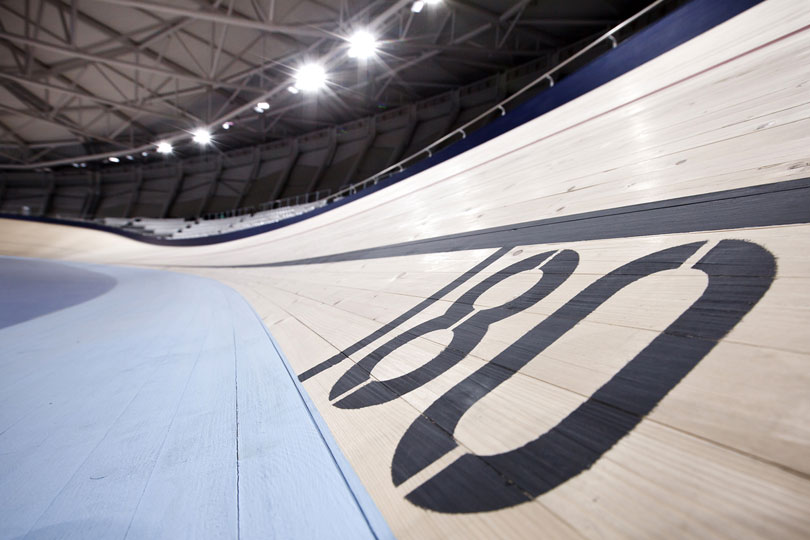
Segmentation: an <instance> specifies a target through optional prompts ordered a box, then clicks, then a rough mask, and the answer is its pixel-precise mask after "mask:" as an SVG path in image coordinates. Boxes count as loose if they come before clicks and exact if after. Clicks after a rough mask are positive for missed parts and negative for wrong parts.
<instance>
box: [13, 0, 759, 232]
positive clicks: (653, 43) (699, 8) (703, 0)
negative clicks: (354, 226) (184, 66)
mask: <svg viewBox="0 0 810 540" xmlns="http://www.w3.org/2000/svg"><path fill="white" fill-rule="evenodd" d="M761 1H762V0H693V1H692V2H690V3H688V4H686V5H684V6H682V7H680V8H679V9H677V10H675V11H673V12H672V13H670V14H669V15H667V16H666V17H664V18H663V19H661V20H659V21H657V22H656V23H654V24H651V25H650V26H648V27H647V28H645V29H643V30H641V31H639V32H638V33H636V34H635V35H633V36H631V37H629V38H628V39H626V40H625V41H623V42H622V43H620V44H619V45H618V46H617V47H616V48H615V49H612V50H610V51H608V52H606V53H605V54H603V55H602V56H600V57H599V58H597V59H596V60H594V61H592V62H590V63H589V64H587V65H586V66H584V67H582V68H580V69H579V70H577V71H576V72H575V73H573V74H571V75H568V76H567V77H566V78H564V79H563V80H561V81H560V82H559V83H557V84H556V85H554V86H553V87H551V88H549V89H548V90H546V91H544V92H541V93H540V94H538V95H536V96H535V97H533V98H531V99H530V100H528V101H527V102H526V103H523V104H522V105H520V106H518V107H516V108H515V109H513V110H512V111H510V112H509V113H508V114H507V115H505V116H502V117H500V118H498V119H497V120H495V121H493V122H492V123H490V124H488V125H486V126H484V127H482V128H481V129H479V130H477V131H475V132H474V133H471V134H470V135H469V136H468V137H467V138H466V139H463V140H461V141H459V142H457V143H454V144H452V145H450V146H448V147H446V148H444V149H442V150H440V151H438V152H436V153H435V154H433V156H432V157H430V158H427V159H425V160H422V161H420V162H419V163H416V164H414V165H413V166H411V167H408V169H407V170H405V171H403V172H401V173H398V174H395V175H393V176H391V177H389V178H387V179H385V180H382V181H380V182H379V183H378V184H377V185H375V186H372V187H369V188H366V189H364V190H363V191H361V192H359V193H356V194H354V195H350V196H348V197H345V198H343V199H341V200H340V201H338V202H335V203H332V204H329V205H326V206H324V207H321V208H318V209H317V210H313V211H311V212H308V213H306V214H302V215H300V216H295V217H291V218H288V219H284V220H281V221H278V222H276V223H268V224H266V225H261V226H259V227H253V228H250V229H243V230H240V231H233V232H229V233H225V234H219V235H215V236H207V237H203V238H182V239H176V240H167V239H161V238H152V237H148V236H141V235H139V234H135V233H131V232H128V231H122V230H120V229H117V228H114V227H108V226H105V225H101V224H98V223H83V222H76V221H69V220H63V219H57V218H45V217H31V216H18V215H10V214H0V218H7V219H22V220H26V221H41V222H44V223H55V224H59V225H70V226H75V227H84V228H88V229H94V230H100V231H105V232H110V233H113V234H119V235H121V236H125V237H127V238H131V239H133V240H138V241H141V242H146V243H148V244H155V245H164V246H202V245H209V244H219V243H222V242H229V241H231V240H238V239H240V238H247V237H249V236H254V235H257V234H262V233H265V232H268V231H272V230H275V229H279V228H281V227H285V226H287V225H292V224H293V223H298V222H299V221H303V220H305V219H309V218H311V217H314V216H317V215H320V214H323V213H324V212H328V211H330V210H332V209H334V208H338V207H340V206H343V205H344V204H348V203H350V202H352V201H354V200H357V199H359V198H361V197H365V196H367V195H370V194H372V193H375V192H376V191H379V190H380V189H383V188H385V187H388V186H390V185H392V184H396V183H397V182H401V181H402V180H405V179H406V178H410V177H411V176H413V175H415V174H418V173H420V172H422V171H424V170H427V169H429V168H431V167H433V166H434V165H438V164H439V163H442V162H444V161H447V160H448V159H450V158H453V157H455V156H458V155H459V154H462V153H464V152H466V151H468V150H470V149H472V148H475V147H477V146H479V145H480V144H483V143H485V142H487V141H489V140H491V139H494V138H495V137H497V136H499V135H502V134H503V133H506V132H507V131H509V130H511V129H513V128H516V127H518V126H521V125H523V124H525V123H526V122H529V121H531V120H534V119H535V118H537V117H539V116H542V115H543V114H546V113H547V112H549V111H552V110H554V109H556V108H557V107H559V106H561V105H564V104H566V103H568V102H569V101H572V100H574V99H576V98H578V97H580V96H582V95H584V94H586V93H588V92H590V91H591V90H594V89H596V88H598V87H599V86H601V85H603V84H605V83H607V82H610V81H612V80H613V79H616V78H617V77H619V76H621V75H624V74H625V73H627V72H628V71H631V70H633V69H635V68H637V67H638V66H640V65H642V64H645V63H647V62H649V61H650V60H652V59H654V58H656V57H658V56H660V55H661V54H663V53H665V52H667V51H670V50H672V49H674V48H675V47H678V46H679V45H682V44H683V43H686V42H687V41H689V40H690V39H692V38H695V37H697V36H699V35H700V34H702V33H704V32H706V31H708V30H711V29H712V28H714V27H715V26H717V25H718V24H720V23H722V22H725V21H727V20H728V19H730V18H732V17H734V16H736V15H739V14H740V13H742V12H743V11H746V10H747V9H749V8H751V7H753V6H755V5H757V4H759V3H760V2H761Z"/></svg>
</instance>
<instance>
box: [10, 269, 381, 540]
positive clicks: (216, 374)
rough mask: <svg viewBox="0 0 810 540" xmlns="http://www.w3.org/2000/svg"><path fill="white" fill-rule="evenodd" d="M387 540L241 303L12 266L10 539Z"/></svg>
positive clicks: (215, 291) (235, 298)
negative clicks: (380, 539) (271, 539)
mask: <svg viewBox="0 0 810 540" xmlns="http://www.w3.org/2000/svg"><path fill="white" fill-rule="evenodd" d="M389 536H391V533H390V530H389V529H388V527H387V525H386V524H385V522H384V521H383V519H382V517H381V516H380V514H379V512H378V511H377V509H376V507H375V506H374V504H373V503H372V502H371V500H370V498H369V497H368V495H367V493H366V492H365V490H364V489H363V487H362V485H361V484H360V482H359V480H358V479H357V477H356V476H355V475H354V473H353V471H352V470H351V467H350V466H349V465H348V463H347V462H346V461H345V459H344V458H343V456H342V455H341V454H340V451H339V450H338V448H337V447H336V445H335V443H334V440H333V439H332V438H331V436H330V435H329V433H328V430H326V427H325V424H324V423H323V421H322V419H321V418H320V417H319V416H318V413H317V412H316V411H315V410H314V408H313V406H312V404H311V402H309V398H308V397H307V396H306V394H305V393H304V392H303V390H302V389H301V387H300V386H299V385H298V382H297V380H296V379H295V377H293V376H292V372H291V370H290V368H289V365H288V364H287V363H286V360H285V359H284V358H283V356H282V355H281V354H280V352H279V351H278V349H277V346H276V344H275V343H274V341H273V340H272V338H271V337H270V335H269V334H268V333H267V331H266V329H265V328H264V325H263V324H262V323H261V321H260V320H259V319H258V317H257V316H256V314H255V313H254V312H253V310H252V309H251V308H250V306H249V305H248V304H247V303H246V302H245V301H244V300H243V299H242V297H241V296H239V295H238V294H237V293H236V292H234V291H233V290H231V289H229V288H228V287H225V286H224V285H222V284H219V283H217V282H215V281H211V280H207V279H202V278H197V277H192V276H185V275H180V274H174V273H170V272H159V271H152V270H143V269H132V268H117V267H105V266H95V265H83V264H73V263H56V262H46V261H39V260H32V259H19V258H10V257H5V258H0V538H32V539H33V538H81V539H94V538H105V539H108V538H149V539H154V538H172V539H179V538H241V539H254V538H255V539H259V538H262V539H265V538H284V539H287V538H290V539H295V538H302V539H310V538H312V539H318V538H329V539H332V538H346V539H362V538H375V537H377V538H380V537H389Z"/></svg>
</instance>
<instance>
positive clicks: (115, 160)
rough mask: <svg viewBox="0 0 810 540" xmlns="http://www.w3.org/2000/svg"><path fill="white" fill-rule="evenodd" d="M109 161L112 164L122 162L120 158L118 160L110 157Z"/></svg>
mask: <svg viewBox="0 0 810 540" xmlns="http://www.w3.org/2000/svg"><path fill="white" fill-rule="evenodd" d="M107 161H109V162H110V163H118V162H119V161H121V160H120V159H118V158H117V157H115V156H110V157H108V158H107Z"/></svg>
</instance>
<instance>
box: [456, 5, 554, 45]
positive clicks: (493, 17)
mask: <svg viewBox="0 0 810 540" xmlns="http://www.w3.org/2000/svg"><path fill="white" fill-rule="evenodd" d="M445 2H446V3H447V5H448V6H450V7H452V8H455V9H458V10H459V11H466V12H467V13H469V14H471V15H474V16H476V17H479V18H482V19H485V20H488V21H490V22H491V23H493V24H495V25H498V26H499V25H501V24H504V23H505V22H506V21H508V20H509V19H510V18H511V17H512V15H514V14H515V13H516V12H517V10H519V9H520V7H521V5H522V4H523V2H522V0H521V2H517V3H516V4H515V5H513V6H512V7H510V8H509V9H508V10H506V11H505V12H504V13H503V14H501V15H498V14H497V13H493V12H491V11H489V10H486V9H484V8H481V7H478V6H476V5H473V4H469V3H467V1H466V0H445ZM517 30H518V31H519V32H520V33H522V34H523V35H527V36H529V37H530V39H536V40H539V41H540V42H541V43H544V44H546V45H550V46H554V47H556V46H559V45H561V43H560V40H559V39H556V38H552V37H550V36H549V35H547V34H545V33H543V32H538V31H536V30H533V29H529V28H518V29H517Z"/></svg>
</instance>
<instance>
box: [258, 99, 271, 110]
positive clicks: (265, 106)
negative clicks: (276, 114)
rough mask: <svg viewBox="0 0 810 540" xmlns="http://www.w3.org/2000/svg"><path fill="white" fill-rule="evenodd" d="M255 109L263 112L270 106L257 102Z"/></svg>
mask: <svg viewBox="0 0 810 540" xmlns="http://www.w3.org/2000/svg"><path fill="white" fill-rule="evenodd" d="M256 108H257V109H261V110H263V111H266V110H267V109H269V108H270V104H269V103H267V102H266V101H260V102H258V103H257V104H256Z"/></svg>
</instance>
